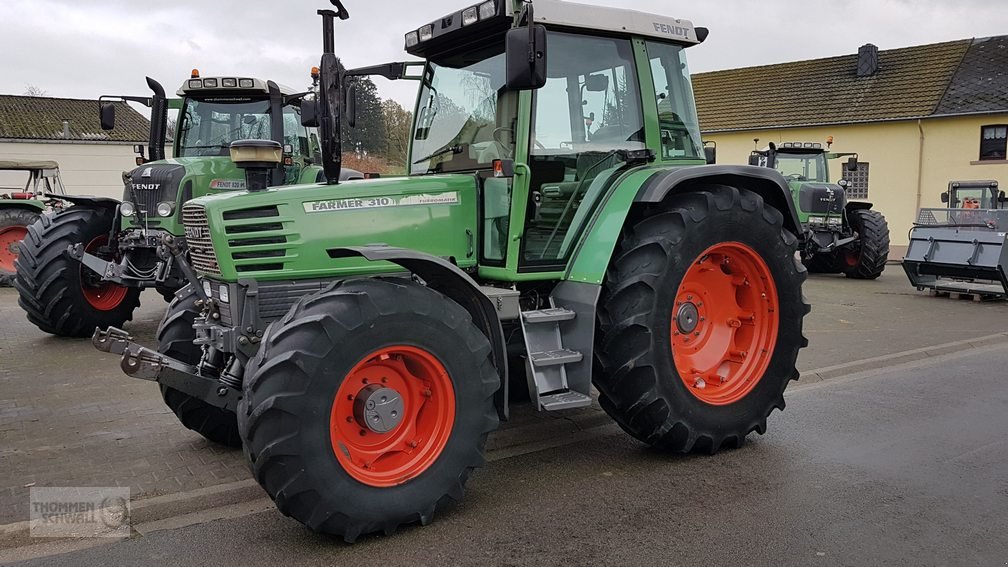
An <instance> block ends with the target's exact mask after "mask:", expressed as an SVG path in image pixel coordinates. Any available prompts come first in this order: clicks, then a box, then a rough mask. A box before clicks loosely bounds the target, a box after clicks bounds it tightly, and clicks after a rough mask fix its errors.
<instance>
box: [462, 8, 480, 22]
mask: <svg viewBox="0 0 1008 567" xmlns="http://www.w3.org/2000/svg"><path fill="white" fill-rule="evenodd" d="M478 21H479V16H478V15H477V13H476V6H471V7H469V8H466V9H465V10H462V25H463V26H468V25H469V24H475V23H476V22H478Z"/></svg>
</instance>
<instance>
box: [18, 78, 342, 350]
mask: <svg viewBox="0 0 1008 567" xmlns="http://www.w3.org/2000/svg"><path fill="white" fill-rule="evenodd" d="M147 85H148V86H149V87H150V89H151V91H152V93H153V96H151V97H135V96H103V97H101V99H100V100H101V101H102V102H101V103H100V106H99V110H100V118H101V125H102V128H104V129H106V130H111V129H113V128H114V127H115V106H114V104H112V103H111V102H112V101H115V100H118V101H133V102H138V103H141V104H144V105H146V106H149V107H150V108H151V128H150V140H149V154H148V156H147V157H145V156H144V155H143V146H137V147H136V149H137V151H138V154H139V155H138V157H137V168H136V169H134V170H132V171H130V172H128V173H125V174H124V175H123V181H124V183H125V189H124V192H123V199H122V201H118V200H116V199H110V198H103V197H90V196H66V195H61V196H60V198H61V199H63V200H65V201H66V202H69V203H72V204H73V206H72V207H67V208H65V209H63V210H61V211H57V212H56V213H55V214H50V215H43V216H42V217H41V218H40V219H39V221H38V222H37V223H35V224H34V225H33V226H31V227H29V228H28V230H27V233H26V234H25V238H24V240H23V242H22V243H21V244H20V256H19V258H18V260H17V278H16V280H15V286H16V287H17V289H18V292H19V294H20V299H19V304H20V305H21V307H22V308H23V309H24V310H25V312H26V313H27V315H28V319H29V320H30V321H31V322H32V323H34V324H35V325H36V326H38V328H39V329H41V330H43V331H45V332H47V333H52V334H55V335H61V336H69V337H83V336H90V334H91V333H92V332H93V331H94V328H95V327H96V326H100V327H102V328H104V327H108V326H121V325H122V324H123V323H124V322H125V321H128V320H130V319H131V318H132V314H133V311H134V309H136V308H137V306H139V304H140V292H141V290H143V289H144V288H156V289H157V291H159V292H160V293H161V294H162V295H163V296H164V297H165V298H166V299H168V300H170V299H171V297H172V296H173V295H174V293H175V292H176V291H177V290H178V289H179V288H181V287H182V286H183V285H184V284H185V281H186V277H185V274H184V273H183V272H182V270H181V269H180V265H179V264H178V262H177V261H176V260H175V259H174V258H173V257H171V256H168V255H164V254H159V253H158V246H159V244H160V242H161V239H162V237H164V236H165V235H171V236H172V237H174V238H175V239H176V242H177V244H178V246H180V247H182V248H183V249H184V247H185V244H184V242H185V234H184V229H183V226H182V217H181V211H182V205H183V204H184V203H185V202H187V201H189V200H190V199H192V198H194V197H199V196H203V195H208V194H216V193H222V192H228V191H235V190H238V189H242V188H244V186H245V176H244V174H243V173H242V171H241V170H240V169H238V168H237V167H236V166H235V165H234V163H232V162H231V159H230V157H229V156H228V145H229V144H230V143H231V142H232V141H234V140H236V139H242V138H255V139H265V140H272V141H275V142H277V143H279V144H281V146H282V148H283V157H282V163H281V164H277V166H276V167H274V168H272V169H271V170H270V172H269V183H270V184H271V185H284V184H288V185H289V184H299V183H313V182H316V181H320V180H323V179H324V174H323V171H322V167H321V166H320V165H319V161H320V160H319V158H318V154H319V151H320V144H319V143H318V135H317V133H316V130H315V129H313V128H305V127H304V126H302V125H301V119H300V102H301V100H302V99H304V98H305V97H306V96H308V95H310V94H311V93H310V92H298V91H295V90H293V89H290V88H286V87H283V86H280V85H277V84H276V83H274V82H273V81H264V80H261V79H254V78H248V77H238V76H235V77H200V76H199V72H198V71H197V70H193V73H192V76H191V78H189V79H187V80H186V81H185V82H183V83H182V86H181V87H180V88H179V89H178V92H177V96H178V97H179V98H177V99H171V100H168V99H167V98H166V97H165V91H164V88H163V87H162V86H161V85H160V84H159V83H158V82H157V81H154V80H153V79H151V78H147ZM169 107H173V108H177V109H179V118H178V124H177V128H176V130H175V136H174V152H173V153H174V156H175V157H174V158H167V157H166V155H165V137H166V135H165V132H166V128H167V117H168V109H169ZM351 177H354V178H359V177H361V175H360V174H359V173H357V172H353V171H347V172H346V173H344V179H347V178H351Z"/></svg>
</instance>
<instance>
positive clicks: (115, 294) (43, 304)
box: [14, 205, 140, 337]
mask: <svg viewBox="0 0 1008 567" xmlns="http://www.w3.org/2000/svg"><path fill="white" fill-rule="evenodd" d="M114 220H115V215H114V214H113V212H112V211H111V210H109V209H105V208H99V209H90V208H87V207H84V206H80V205H75V206H73V207H70V208H68V209H66V210H64V211H62V212H60V213H58V214H55V215H50V214H44V215H42V216H40V217H39V219H38V221H37V222H35V223H34V224H32V225H31V226H29V227H28V234H27V236H25V239H24V240H23V241H21V243H20V245H19V252H18V258H17V261H16V266H17V277H16V278H15V280H14V286H15V287H16V288H17V290H18V295H19V298H18V304H19V305H20V306H21V307H22V308H23V309H24V310H25V312H26V313H27V314H28V320H29V321H31V322H32V323H34V324H35V325H36V326H37V327H38V328H39V329H41V330H43V331H45V332H47V333H51V334H54V335H60V336H64V337H89V336H91V334H92V333H94V330H95V327H100V328H102V329H105V328H108V327H110V326H114V327H121V326H122V325H123V323H125V322H126V321H129V320H131V319H132V318H133V310H135V309H136V308H137V306H139V305H140V290H139V289H136V288H129V287H123V286H120V285H116V284H113V283H110V282H105V281H102V280H101V277H100V276H99V275H98V274H96V273H94V272H93V271H91V270H90V269H88V268H86V267H84V265H83V264H81V263H80V262H78V261H76V260H74V259H72V258H70V257H69V256H68V255H67V253H66V251H67V248H69V247H70V245H72V244H78V243H83V244H84V248H85V250H86V251H87V252H89V253H91V254H95V255H98V256H100V257H105V259H110V258H111V255H110V254H109V252H108V251H107V250H105V249H106V247H107V246H106V245H107V242H108V234H109V231H110V230H111V229H112V223H113V222H114Z"/></svg>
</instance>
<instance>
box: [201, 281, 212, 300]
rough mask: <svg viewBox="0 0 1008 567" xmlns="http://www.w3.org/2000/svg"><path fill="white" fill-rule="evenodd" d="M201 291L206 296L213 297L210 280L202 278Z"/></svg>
mask: <svg viewBox="0 0 1008 567" xmlns="http://www.w3.org/2000/svg"><path fill="white" fill-rule="evenodd" d="M203 293H205V294H206V296H207V297H213V286H211V285H210V280H203Z"/></svg>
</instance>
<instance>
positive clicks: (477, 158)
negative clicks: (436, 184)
mask: <svg viewBox="0 0 1008 567" xmlns="http://www.w3.org/2000/svg"><path fill="white" fill-rule="evenodd" d="M504 80H505V77H504V46H503V45H497V46H494V47H492V48H486V49H482V50H475V51H470V52H467V53H465V54H461V55H457V56H453V57H449V58H445V59H442V60H439V61H438V62H437V63H434V62H431V63H429V64H428V67H427V69H426V70H425V73H424V81H423V84H422V86H421V87H420V97H419V100H418V104H417V115H416V116H417V117H416V123H415V125H414V127H413V144H412V153H411V156H410V173H411V174H424V173H434V172H443V171H464V170H473V169H481V168H489V167H491V165H492V163H493V160H495V159H498V158H506V157H511V156H513V155H514V131H515V126H516V123H517V116H518V93H517V92H506V91H505V89H504Z"/></svg>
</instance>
